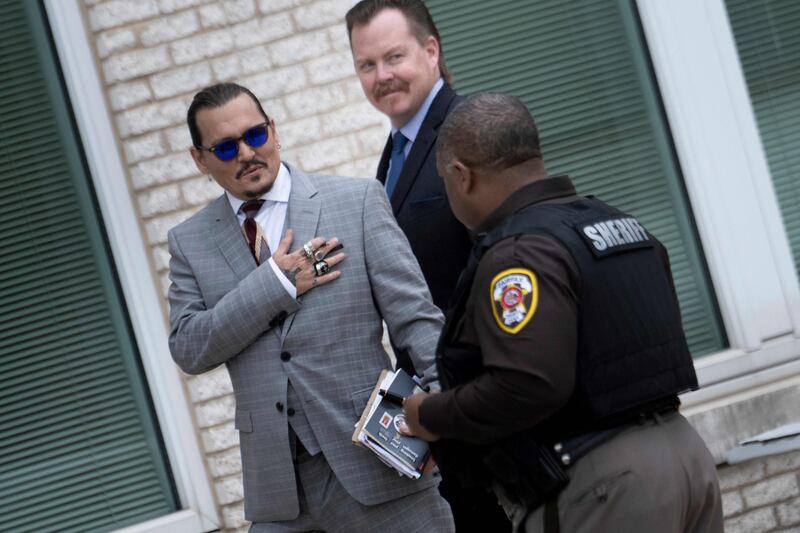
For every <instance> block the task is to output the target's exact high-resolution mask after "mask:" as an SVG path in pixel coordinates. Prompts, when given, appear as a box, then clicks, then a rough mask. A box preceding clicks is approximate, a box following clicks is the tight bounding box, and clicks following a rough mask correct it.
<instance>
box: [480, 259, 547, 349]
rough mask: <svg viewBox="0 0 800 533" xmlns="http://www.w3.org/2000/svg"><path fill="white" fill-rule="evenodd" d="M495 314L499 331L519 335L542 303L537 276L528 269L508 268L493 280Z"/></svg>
mask: <svg viewBox="0 0 800 533" xmlns="http://www.w3.org/2000/svg"><path fill="white" fill-rule="evenodd" d="M490 297H491V299H492V313H493V314H494V320H495V322H497V325H498V326H500V329H502V330H503V331H505V332H506V333H511V334H512V335H514V334H516V333H518V332H519V330H521V329H522V328H523V327H525V324H527V323H528V322H529V321H530V319H531V317H533V313H535V312H536V304H537V303H538V300H539V288H538V283H537V281H536V275H535V274H534V273H533V272H531V271H530V270H527V269H525V268H509V269H508V270H504V271H502V272H500V273H499V274H498V275H496V276H495V277H494V279H493V280H492V286H491V289H490Z"/></svg>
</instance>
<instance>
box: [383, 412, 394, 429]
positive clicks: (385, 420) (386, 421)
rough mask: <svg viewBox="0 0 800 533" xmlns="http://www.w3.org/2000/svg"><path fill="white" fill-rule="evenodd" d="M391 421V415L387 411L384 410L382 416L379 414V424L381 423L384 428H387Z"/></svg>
mask: <svg viewBox="0 0 800 533" xmlns="http://www.w3.org/2000/svg"><path fill="white" fill-rule="evenodd" d="M391 423H392V415H390V414H389V413H387V412H384V413H383V416H381V420H380V424H381V425H382V426H383V427H384V428H385V429H389V424H391Z"/></svg>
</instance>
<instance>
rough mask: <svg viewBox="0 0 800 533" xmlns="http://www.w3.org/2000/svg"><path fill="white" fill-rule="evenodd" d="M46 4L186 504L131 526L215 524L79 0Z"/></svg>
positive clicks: (157, 528) (187, 528) (188, 530)
mask: <svg viewBox="0 0 800 533" xmlns="http://www.w3.org/2000/svg"><path fill="white" fill-rule="evenodd" d="M44 5H45V10H46V13H47V18H48V21H47V22H48V24H49V26H50V29H51V31H52V33H53V40H54V42H55V48H56V51H57V54H58V60H59V63H60V66H61V69H62V72H63V75H64V80H65V83H66V86H67V90H68V93H69V97H70V102H71V104H72V111H73V113H74V116H75V119H76V122H77V125H78V130H79V131H80V135H81V145H82V148H83V149H84V151H85V154H86V159H87V162H88V165H89V170H90V175H91V179H92V184H93V186H94V189H95V191H96V194H97V201H98V204H99V206H100V211H101V213H102V219H103V223H104V225H105V229H106V232H107V233H108V236H109V241H110V247H111V252H112V256H113V258H114V262H115V266H116V268H117V271H118V273H119V281H120V285H121V287H122V291H123V294H124V298H125V303H126V306H127V310H128V313H129V316H130V319H131V324H132V326H133V331H134V336H135V339H136V342H137V345H138V347H139V351H140V353H141V357H142V364H143V367H144V370H145V375H146V379H147V383H148V385H149V389H150V393H151V395H152V399H153V404H154V407H155V410H156V415H157V418H158V422H159V429H160V431H161V435H162V437H163V439H164V444H165V448H166V450H167V456H168V460H169V464H170V466H171V469H172V474H173V479H174V481H175V485H176V488H177V490H178V497H179V500H180V505H181V507H182V508H183V509H182V510H179V511H177V512H174V513H170V514H168V515H165V516H163V517H160V518H157V519H155V520H151V521H148V522H144V523H142V524H137V525H135V526H132V527H129V528H125V529H124V531H125V532H126V533H133V532H139V531H147V532H150V533H155V532H162V531H163V532H167V531H169V532H170V533H173V532H174V533H184V532H185V533H196V532H198V531H209V530H214V529H217V528H219V527H220V525H221V523H220V519H219V515H218V513H217V509H216V505H215V502H214V497H213V494H212V492H211V483H210V481H209V480H210V479H211V478H210V476H209V475H208V472H207V469H206V464H205V459H204V454H203V452H202V450H201V449H200V446H199V443H198V438H197V431H196V429H195V428H194V424H193V422H192V414H191V410H190V406H189V402H188V399H187V398H186V396H185V393H184V385H183V383H182V379H181V376H180V374H179V372H178V369H177V367H176V366H175V364H174V363H173V362H172V358H171V357H170V355H169V352H168V350H167V345H168V343H167V338H168V335H167V329H166V324H165V322H164V318H163V317H164V310H163V307H162V304H161V303H160V301H159V298H158V289H157V287H156V285H155V283H154V279H155V277H154V275H153V274H152V269H151V266H150V263H149V262H148V257H149V256H150V254H151V252H150V249H149V247H148V246H147V245H146V243H145V240H144V238H143V236H142V233H141V229H140V225H139V221H138V218H137V216H136V213H135V211H134V209H133V205H132V202H131V199H132V195H131V192H130V191H129V188H128V183H127V181H126V177H125V176H126V173H125V166H124V164H123V162H122V160H121V157H120V153H119V148H118V146H117V142H116V138H117V136H116V132H115V131H114V129H113V127H112V123H111V117H110V116H109V113H108V109H107V108H106V106H105V101H106V99H105V96H104V95H103V93H102V89H101V87H102V85H101V82H100V78H99V76H98V72H97V68H96V66H95V63H94V54H93V53H92V50H91V49H90V47H89V42H88V35H89V34H88V32H87V31H86V29H85V26H84V22H83V16H82V13H81V8H80V5H79V4H78V0H68V1H65V0H44ZM123 243H124V245H123Z"/></svg>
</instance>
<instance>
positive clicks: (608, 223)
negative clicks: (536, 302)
mask: <svg viewBox="0 0 800 533" xmlns="http://www.w3.org/2000/svg"><path fill="white" fill-rule="evenodd" d="M527 234H539V235H548V236H550V237H553V238H555V239H557V240H558V241H559V242H561V243H562V244H563V245H564V247H565V248H566V249H567V250H568V251H569V252H570V254H571V255H572V258H573V259H574V261H575V264H576V265H577V267H578V270H579V275H580V279H581V286H580V287H579V302H578V313H579V317H578V346H577V366H576V372H577V375H576V380H575V390H574V393H573V396H572V398H571V399H570V401H569V402H568V403H567V405H566V406H565V407H564V408H562V409H561V410H560V411H559V412H557V413H555V414H554V415H553V416H552V417H551V418H550V419H548V420H546V421H544V422H542V423H540V424H538V425H537V426H536V427H535V428H534V430H533V433H534V434H535V435H536V438H537V440H538V441H540V442H542V441H545V442H556V441H558V440H560V439H563V438H567V437H570V436H573V435H576V434H580V433H584V432H587V431H591V430H594V429H602V428H606V427H613V426H616V425H619V424H621V423H625V422H628V421H630V420H631V419H633V417H634V415H636V414H638V413H639V412H648V411H650V410H653V408H654V407H658V406H663V404H664V402H665V401H673V402H674V401H676V400H675V398H676V395H677V394H678V393H681V392H684V391H687V390H690V389H695V388H697V378H696V375H695V371H694V365H693V363H692V358H691V355H690V353H689V349H688V346H687V344H686V338H685V335H684V333H683V328H682V326H681V320H680V312H679V309H678V304H677V302H676V301H675V296H674V292H673V289H672V284H671V280H670V278H669V273H668V272H667V270H666V269H665V268H664V264H663V260H662V258H661V257H660V256H659V254H658V253H657V252H656V246H657V245H658V246H660V244H657V241H656V240H655V238H654V237H653V236H651V235H650V234H649V233H647V231H646V230H645V229H644V228H643V227H642V226H641V225H640V224H639V222H638V221H637V220H636V219H635V218H633V217H631V216H629V215H626V214H624V213H622V212H620V211H619V210H617V209H614V208H613V207H610V206H608V205H606V204H605V203H603V202H601V201H600V200H597V199H596V198H592V197H587V198H580V199H578V200H576V201H573V202H569V203H563V204H556V203H546V204H533V205H529V206H527V207H525V208H523V209H521V210H519V211H517V212H516V213H514V214H512V215H511V216H509V217H508V218H507V219H506V220H505V221H504V223H503V224H501V225H500V226H499V227H497V228H495V229H494V230H492V231H491V232H489V233H488V234H487V235H486V236H485V237H484V238H483V239H482V240H481V241H480V242H479V244H477V245H476V246H475V247H474V248H473V251H472V256H471V258H470V262H469V263H468V265H467V268H466V269H465V270H464V272H463V273H462V275H461V278H460V279H459V283H458V286H457V289H456V292H455V293H454V296H453V300H452V301H451V306H450V309H449V311H448V313H447V325H446V327H445V330H444V332H443V334H442V337H441V339H440V341H439V347H438V350H437V368H438V371H439V379H440V381H441V383H442V387H443V388H444V389H449V388H452V387H455V386H457V385H459V384H462V383H466V382H468V381H471V380H472V379H474V378H475V377H476V376H477V375H478V374H480V373H481V372H482V368H481V354H480V352H479V351H478V350H477V347H476V346H471V345H470V346H468V345H463V344H461V345H459V343H458V342H457V337H458V335H459V331H458V329H459V327H460V323H461V321H462V320H461V318H462V317H463V314H464V308H465V305H466V302H467V299H468V297H469V292H470V289H471V287H472V283H473V280H474V277H475V273H476V271H477V267H478V263H479V262H480V259H481V258H482V257H483V255H484V254H485V253H486V251H487V250H488V249H489V248H491V247H492V246H493V245H494V244H496V243H497V242H499V241H501V240H503V239H507V238H509V237H514V236H519V235H527ZM534 320H535V317H534ZM529 433H530V432H529ZM513 438H515V437H512V439H513ZM445 447H446V445H445V446H443V447H442V448H445ZM475 450H476V449H474V448H473V450H472V451H475ZM442 451H444V449H443V450H442ZM447 453H449V452H447Z"/></svg>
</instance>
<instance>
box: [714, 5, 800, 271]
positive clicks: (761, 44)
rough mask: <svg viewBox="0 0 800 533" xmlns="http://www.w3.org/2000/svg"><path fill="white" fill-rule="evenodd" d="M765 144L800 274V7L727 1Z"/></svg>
mask: <svg viewBox="0 0 800 533" xmlns="http://www.w3.org/2000/svg"><path fill="white" fill-rule="evenodd" d="M726 4H727V8H728V16H729V17H730V21H731V26H732V27H733V33H734V37H735V38H736V46H737V48H738V50H739V58H740V60H741V62H742V68H743V69H744V74H745V78H746V79H747V87H748V89H749V92H750V99H751V101H752V104H753V110H754V111H755V114H756V120H757V122H758V128H759V130H760V133H761V142H762V143H763V145H764V151H765V152H766V156H767V162H768V163H769V170H770V174H771V175H772V181H773V183H774V186H775V192H776V194H777V197H778V203H779V204H780V208H781V213H782V215H783V221H784V224H785V227H786V233H787V234H788V237H789V243H790V246H791V249H792V255H793V257H794V264H795V269H796V270H797V272H798V274H800V97H799V96H798V95H800V4H798V3H797V2H796V1H795V0H746V1H745V0H727V1H726Z"/></svg>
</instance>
